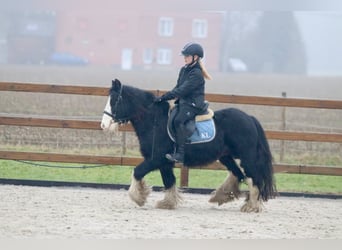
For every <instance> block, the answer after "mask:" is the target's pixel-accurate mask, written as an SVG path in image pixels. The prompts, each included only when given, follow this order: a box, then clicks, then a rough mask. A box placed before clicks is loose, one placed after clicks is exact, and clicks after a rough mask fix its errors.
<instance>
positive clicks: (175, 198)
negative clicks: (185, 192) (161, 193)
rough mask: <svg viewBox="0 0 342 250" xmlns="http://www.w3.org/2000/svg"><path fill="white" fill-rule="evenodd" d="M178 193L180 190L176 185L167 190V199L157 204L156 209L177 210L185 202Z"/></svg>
mask: <svg viewBox="0 0 342 250" xmlns="http://www.w3.org/2000/svg"><path fill="white" fill-rule="evenodd" d="M178 191H179V190H178V188H177V187H176V186H175V185H173V186H172V187H171V188H169V189H167V190H165V197H164V199H163V200H161V201H158V202H157V204H156V208H160V209H176V208H177V206H178V205H179V204H180V203H181V202H182V200H183V199H182V197H181V195H180V194H179V192H178Z"/></svg>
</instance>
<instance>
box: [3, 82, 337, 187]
mask: <svg viewBox="0 0 342 250" xmlns="http://www.w3.org/2000/svg"><path fill="white" fill-rule="evenodd" d="M0 91H18V92H35V93H37V92H38V93H55V94H74V95H94V96H107V95H108V91H109V89H108V88H103V87H89V86H69V85H57V84H35V83H16V82H0ZM152 92H154V93H158V94H161V93H164V92H163V91H158V90H154V91H152ZM206 99H207V100H208V101H211V102H220V103H233V104H251V105H267V106H283V107H300V108H320V109H342V101H339V100H314V99H294V98H276V97H257V96H236V95H222V94H207V95H206ZM0 125H13V126H34V127H48V128H70V129H92V130H100V129H101V128H100V121H89V120H72V119H57V118H44V117H18V116H10V115H6V116H4V115H2V116H0ZM120 130H121V131H124V132H127V131H132V130H133V129H132V127H131V126H129V125H128V126H127V125H126V126H123V127H120ZM266 136H267V138H268V139H273V140H290V141H317V142H330V143H342V134H339V133H308V132H296V131H270V130H267V131H266ZM0 159H13V160H31V161H51V162H71V163H96V164H97V163H99V164H110V165H127V166H132V165H133V166H134V165H137V164H139V163H140V162H141V158H131V157H109V156H90V155H70V154H55V153H33V152H15V151H0ZM200 168H202V169H216V170H217V169H225V168H224V167H223V166H222V165H221V164H219V163H214V164H212V165H210V166H202V167H200ZM274 168H275V172H284V173H302V174H322V175H337V176H342V167H329V166H312V165H310V166H304V165H291V164H275V165H274ZM188 177H189V176H188V170H187V169H186V168H181V180H180V183H181V186H187V185H188Z"/></svg>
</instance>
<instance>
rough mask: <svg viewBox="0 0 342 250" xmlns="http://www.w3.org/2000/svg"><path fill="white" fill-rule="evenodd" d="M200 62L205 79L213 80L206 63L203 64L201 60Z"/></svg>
mask: <svg viewBox="0 0 342 250" xmlns="http://www.w3.org/2000/svg"><path fill="white" fill-rule="evenodd" d="M198 62H199V65H200V67H201V69H202V74H203V76H204V78H205V79H207V80H211V79H212V78H211V76H210V75H209V73H208V71H207V69H206V68H205V66H204V63H203V62H202V60H201V59H199V60H198Z"/></svg>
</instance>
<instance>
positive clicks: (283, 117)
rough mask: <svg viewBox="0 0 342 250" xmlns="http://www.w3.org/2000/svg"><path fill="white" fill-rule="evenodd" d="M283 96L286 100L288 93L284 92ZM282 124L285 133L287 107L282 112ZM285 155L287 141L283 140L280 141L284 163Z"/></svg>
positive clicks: (281, 157)
mask: <svg viewBox="0 0 342 250" xmlns="http://www.w3.org/2000/svg"><path fill="white" fill-rule="evenodd" d="M281 96H282V97H283V98H286V92H282V93H281ZM281 122H282V124H281V129H282V130H283V131H285V130H286V107H283V108H282V112H281ZM284 153H285V141H284V140H281V141H280V162H282V161H283V159H284Z"/></svg>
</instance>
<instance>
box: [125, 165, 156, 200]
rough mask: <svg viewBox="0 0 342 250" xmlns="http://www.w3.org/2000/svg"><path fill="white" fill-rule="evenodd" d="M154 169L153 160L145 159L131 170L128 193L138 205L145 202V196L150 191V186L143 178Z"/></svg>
mask: <svg viewBox="0 0 342 250" xmlns="http://www.w3.org/2000/svg"><path fill="white" fill-rule="evenodd" d="M154 169H155V166H154V164H153V162H151V161H147V160H145V161H143V162H142V163H140V164H139V165H138V166H136V167H135V169H134V171H133V174H132V180H131V185H130V187H129V189H128V195H129V197H130V198H131V199H132V200H133V201H134V202H135V203H137V204H138V205H139V206H143V205H144V204H145V202H146V199H147V196H148V195H149V194H150V193H151V187H149V186H148V185H147V184H146V182H145V180H144V179H143V178H144V176H145V175H146V174H148V173H149V172H151V171H152V170H154Z"/></svg>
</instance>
